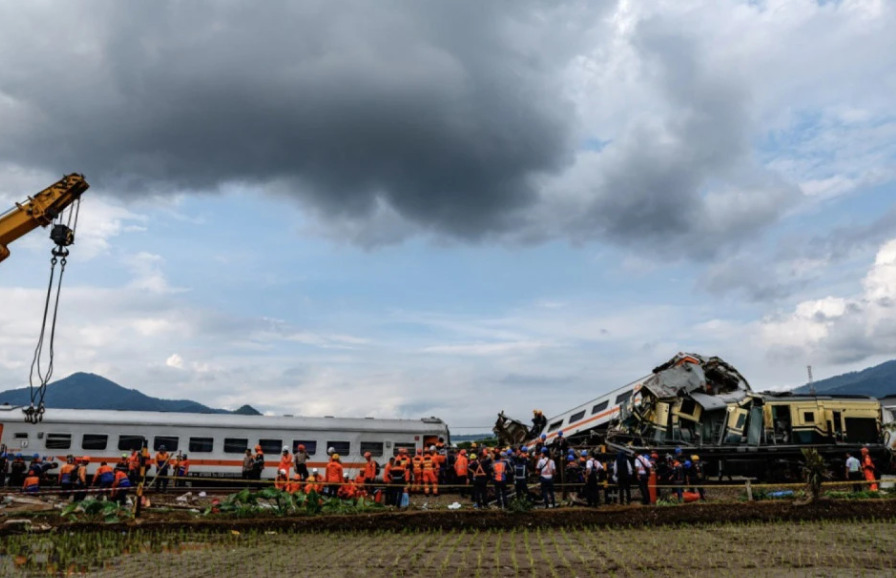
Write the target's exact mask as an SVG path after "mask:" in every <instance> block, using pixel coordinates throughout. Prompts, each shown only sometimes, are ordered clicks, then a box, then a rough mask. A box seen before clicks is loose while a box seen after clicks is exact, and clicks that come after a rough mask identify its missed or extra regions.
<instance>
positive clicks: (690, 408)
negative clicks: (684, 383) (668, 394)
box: [678, 398, 697, 415]
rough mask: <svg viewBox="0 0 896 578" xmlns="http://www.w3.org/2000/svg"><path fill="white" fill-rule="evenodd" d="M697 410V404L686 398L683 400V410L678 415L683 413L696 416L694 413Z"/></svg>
mask: <svg viewBox="0 0 896 578" xmlns="http://www.w3.org/2000/svg"><path fill="white" fill-rule="evenodd" d="M696 410H697V402H696V401H694V400H693V399H690V398H685V399H683V400H681V409H679V410H678V413H683V414H685V415H694V411H696Z"/></svg>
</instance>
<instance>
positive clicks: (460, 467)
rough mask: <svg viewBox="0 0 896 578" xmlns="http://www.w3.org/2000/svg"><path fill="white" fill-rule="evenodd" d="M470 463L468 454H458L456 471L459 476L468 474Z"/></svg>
mask: <svg viewBox="0 0 896 578" xmlns="http://www.w3.org/2000/svg"><path fill="white" fill-rule="evenodd" d="M468 464H469V462H468V461H467V456H457V461H455V462H454V473H456V474H457V475H458V476H466V475H467V466H468Z"/></svg>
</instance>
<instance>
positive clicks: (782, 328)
mask: <svg viewBox="0 0 896 578" xmlns="http://www.w3.org/2000/svg"><path fill="white" fill-rule="evenodd" d="M862 289H863V290H862V292H861V293H860V294H858V295H850V296H827V297H824V298H821V299H814V300H809V301H803V302H801V303H799V304H798V305H797V306H796V307H795V309H794V311H793V312H792V313H790V314H787V315H783V316H780V317H772V318H769V319H767V320H766V321H765V322H764V323H763V327H762V330H763V338H764V340H765V342H766V343H767V345H768V347H769V348H770V349H771V350H772V352H773V354H774V352H775V351H776V350H777V351H778V354H779V355H782V356H789V357H794V358H799V359H801V360H809V361H811V360H813V359H819V360H830V361H832V362H834V363H837V362H840V363H845V362H856V361H861V360H865V359H868V358H870V357H872V356H874V355H879V354H892V352H893V351H894V347H896V301H894V295H896V239H894V240H891V241H888V242H887V243H885V244H884V245H883V246H881V247H880V249H879V250H878V252H877V257H876V258H875V261H874V264H873V265H872V266H871V268H870V269H869V270H868V273H867V274H866V276H865V278H864V280H863V283H862Z"/></svg>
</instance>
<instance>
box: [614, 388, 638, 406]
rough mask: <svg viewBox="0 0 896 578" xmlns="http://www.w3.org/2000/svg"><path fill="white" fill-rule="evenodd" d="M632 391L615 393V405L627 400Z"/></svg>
mask: <svg viewBox="0 0 896 578" xmlns="http://www.w3.org/2000/svg"><path fill="white" fill-rule="evenodd" d="M633 393H634V392H633V391H626V392H624V393H620V394H619V395H617V396H616V405H619V404H620V403H625V402H627V401H628V398H630V397H631V396H632V394H633Z"/></svg>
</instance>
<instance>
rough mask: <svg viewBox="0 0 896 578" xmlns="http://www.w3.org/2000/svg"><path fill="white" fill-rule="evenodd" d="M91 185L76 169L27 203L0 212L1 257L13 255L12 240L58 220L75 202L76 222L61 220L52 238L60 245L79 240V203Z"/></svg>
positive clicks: (51, 233) (0, 258)
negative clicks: (77, 226) (11, 250)
mask: <svg viewBox="0 0 896 578" xmlns="http://www.w3.org/2000/svg"><path fill="white" fill-rule="evenodd" d="M88 187H90V185H88V184H87V181H86V180H84V175H80V174H78V173H72V174H70V175H65V176H64V177H62V178H61V179H60V180H58V181H57V182H55V183H53V184H52V185H50V186H49V187H47V188H46V189H44V190H42V191H41V192H39V193H37V194H36V195H34V196H33V197H28V200H27V201H25V202H24V203H16V206H15V207H13V208H12V209H10V210H8V211H6V212H5V213H3V214H2V215H0V261H3V260H4V259H6V258H7V257H9V244H10V243H12V242H13V241H15V240H16V239H18V238H19V237H22V236H24V235H27V234H28V233H30V232H31V231H33V230H34V229H36V228H38V227H46V226H48V225H51V224H53V223H54V221H56V220H57V218H59V217H60V216H62V215H63V212H64V211H65V209H66V208H68V207H70V206H74V208H75V210H74V211H72V212H73V213H74V220H75V222H74V223H72V222H71V216H72V215H71V214H70V215H69V222H67V223H62V222H57V223H56V224H55V225H54V226H53V229H52V230H51V231H50V238H51V239H52V240H53V242H55V243H56V245H57V246H60V247H68V246H69V245H71V244H72V243H74V242H75V233H74V224H77V205H78V201H79V200H80V199H81V194H82V193H83V192H84V191H86V190H87V189H88Z"/></svg>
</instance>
